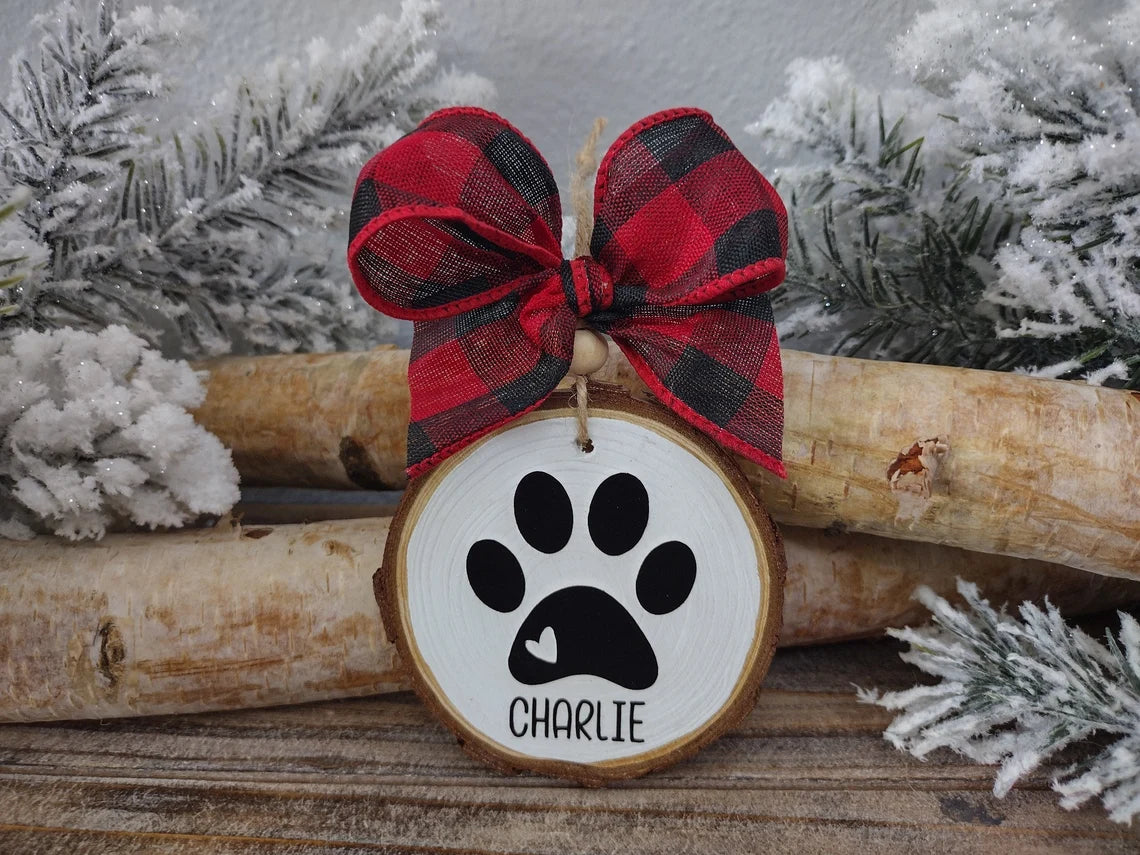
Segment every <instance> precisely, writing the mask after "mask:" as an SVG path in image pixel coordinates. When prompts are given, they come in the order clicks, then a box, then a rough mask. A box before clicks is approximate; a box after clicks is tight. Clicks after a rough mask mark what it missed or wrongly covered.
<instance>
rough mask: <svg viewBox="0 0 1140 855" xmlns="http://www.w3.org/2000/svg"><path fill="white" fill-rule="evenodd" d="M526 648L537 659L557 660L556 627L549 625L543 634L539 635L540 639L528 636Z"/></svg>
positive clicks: (544, 660) (545, 660)
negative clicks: (536, 639)
mask: <svg viewBox="0 0 1140 855" xmlns="http://www.w3.org/2000/svg"><path fill="white" fill-rule="evenodd" d="M526 649H527V652H528V653H529V654H530V655H531V656H533V657H534V658H535V659H541V660H542V661H543V662H557V661H558V639H557V638H555V637H554V627H552V626H548V627H547V628H546V629H544V630H543V631H542V635H540V636H539V637H538V641H535V640H534V639H533V638H528V639H527V640H526Z"/></svg>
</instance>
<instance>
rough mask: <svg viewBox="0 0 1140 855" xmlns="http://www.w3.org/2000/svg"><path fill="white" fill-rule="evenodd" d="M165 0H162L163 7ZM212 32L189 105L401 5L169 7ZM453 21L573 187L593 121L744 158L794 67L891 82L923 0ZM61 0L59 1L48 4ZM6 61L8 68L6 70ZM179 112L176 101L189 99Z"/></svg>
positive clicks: (16, 33)
mask: <svg viewBox="0 0 1140 855" xmlns="http://www.w3.org/2000/svg"><path fill="white" fill-rule="evenodd" d="M167 2H169V0H153V5H156V6H162V5H166V3H167ZM173 2H174V5H179V6H181V7H183V8H186V9H192V10H194V11H195V12H196V13H197V14H198V15H199V17H200V18H201V20H202V22H203V24H204V28H203V29H204V38H203V39H202V41H201V43H200V44H198V45H197V46H196V47H195V53H196V55H194V56H192V57H191V58H190V60H189V61H186V62H182V63H180V64H179V65H178V66H177V67H176V68H175V69H174V70H175V72H176V73H177V79H178V80H179V81H180V83H181V86H182V91H181V93H180V95H179V99H180V101H181V102H183V104H184V105H185V106H186V107H188V108H190V109H193V108H194V105H195V104H200V103H204V102H205V101H206V100H207V99H208V98H209V96H210V95H211V94H212V93H214V92H215V91H218V90H219V89H220V88H221V87H222V86H223V85H224V83H225V80H226V77H227V75H233V74H239V73H241V71H242V69H245V68H251V67H257V66H259V65H260V64H263V63H265V62H266V61H268V60H269V59H271V58H273V57H275V56H277V55H280V54H283V53H286V52H289V51H295V50H297V49H298V48H301V47H303V46H304V45H305V44H306V43H307V42H308V41H309V40H310V39H311V38H313V37H315V36H323V37H325V38H327V39H328V40H329V41H330V42H333V43H335V42H336V41H337V40H339V39H342V38H346V37H350V35H351V33H352V31H353V29H354V27H355V26H357V25H358V24H359V23H360V22H362V21H363V20H366V19H367V18H369V17H370V16H371V15H373V14H374V13H375V12H377V11H386V12H388V13H394V12H395V11H396V10H397V8H398V0H365V2H362V0H272V2H270V0H264V1H263V0H257V2H255V0H173ZM442 2H443V5H444V9H445V12H446V14H447V16H448V18H449V19H450V21H451V25H450V28H449V29H448V30H447V31H446V32H445V34H444V40H443V51H444V54H445V59H447V60H449V61H451V62H454V64H456V65H457V66H459V67H461V68H464V69H468V70H472V71H477V72H479V73H481V74H483V75H485V76H487V77H489V78H491V79H492V80H493V81H494V82H495V84H496V85H497V86H498V90H499V97H498V101H497V102H496V105H495V106H496V108H497V109H498V110H499V111H500V112H502V113H503V114H504V115H505V116H506V117H507V118H509V119H510V120H511V121H512V122H514V123H515V124H516V125H517V126H518V127H519V128H520V129H521V130H522V131H523V132H524V133H526V134H527V135H529V136H530V137H531V138H532V139H533V140H534V141H535V143H536V144H537V145H538V146H539V148H540V149H541V150H542V152H543V154H544V155H545V156H546V157H547V159H548V160H549V162H550V165H551V167H552V168H553V169H554V171H555V173H557V177H558V180H559V182H560V183H565V178H566V175H567V174H568V171H569V163H570V160H571V157H572V154H573V152H574V151H575V150H576V149H577V147H578V145H579V144H580V141H581V139H582V137H583V136H584V135H585V133H586V131H587V130H588V128H589V125H590V122H591V121H592V119H593V117H594V116H596V115H604V116H607V117H608V118H609V119H610V127H609V129H608V139H607V140H606V141H607V142H608V141H609V140H612V139H613V138H614V137H615V136H617V134H618V133H620V131H621V130H623V129H624V128H625V127H626V126H627V125H629V124H631V123H632V122H634V121H636V120H637V119H639V118H641V117H642V116H644V115H646V114H647V113H650V112H652V111H654V110H657V109H660V108H663V107H670V106H677V105H696V106H700V107H703V108H705V109H707V110H709V111H710V112H711V113H712V114H713V115H714V117H716V119H717V121H718V122H720V124H721V125H723V126H724V128H725V129H726V130H727V131H728V132H729V134H730V135H732V136H733V138H734V139H735V140H736V141H737V143H738V144H739V145H740V146H741V148H743V149H744V150H745V153H746V154H749V155H750V156H752V157H754V159H757V160H759V156H760V151H759V147H758V146H757V145H756V142H755V141H754V140H753V139H751V138H749V137H747V136H746V135H745V134H744V133H743V130H742V129H743V126H744V125H745V124H747V123H748V122H750V121H752V120H753V119H755V118H756V117H757V116H758V115H759V114H760V112H761V111H762V110H763V108H764V106H765V104H766V103H767V102H768V101H769V100H770V99H771V98H772V97H773V96H775V95H776V94H777V93H779V92H780V91H781V89H782V86H783V69H784V67H785V65H786V64H787V62H788V60H790V59H792V58H793V57H795V56H801V55H815V56H820V55H827V54H838V55H840V56H842V57H844V58H846V59H847V60H848V61H849V62H850V63H851V64H852V65H853V66H854V67H855V69H856V70H857V71H858V72H863V73H865V74H866V75H867V79H868V80H869V81H871V82H876V81H879V80H885V79H886V76H887V72H888V70H889V60H888V58H887V56H886V53H885V50H884V49H885V47H886V45H887V43H888V41H889V40H890V39H891V38H892V37H893V36H894V35H895V34H896V33H898V32H900V31H901V30H902V29H903V28H904V27H905V25H906V23H907V22H908V21H909V19H910V18H911V17H912V16H913V13H914V11H915V9H916V8H917V6H918V5H919V4H918V3H917V2H916V0H862V2H852V0H798V2H796V0H792V2H788V0H783V2H781V0H657V2H654V0H579V2H574V0H563V2H550V0H442ZM51 3H52V4H54V0H51ZM45 8H49V3H48V2H46V1H45V0H0V57H6V56H8V55H10V54H11V53H12V52H13V50H14V49H15V48H17V47H18V46H19V45H20V44H22V43H23V42H24V41H25V40H26V38H27V34H28V27H27V22H28V20H29V19H30V18H31V16H32V15H33V14H35V13H37V12H40V11H41V10H43V9H45ZM5 65H6V64H5ZM180 106H181V105H180Z"/></svg>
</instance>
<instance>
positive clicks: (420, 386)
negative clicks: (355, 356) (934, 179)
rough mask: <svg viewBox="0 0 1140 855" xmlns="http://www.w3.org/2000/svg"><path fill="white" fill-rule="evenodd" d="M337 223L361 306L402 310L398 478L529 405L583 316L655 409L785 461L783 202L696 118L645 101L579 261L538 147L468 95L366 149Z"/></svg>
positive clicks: (598, 192) (604, 178)
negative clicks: (408, 332) (404, 342)
mask: <svg viewBox="0 0 1140 855" xmlns="http://www.w3.org/2000/svg"><path fill="white" fill-rule="evenodd" d="M349 228H350V234H349V251H348V256H349V268H350V270H351V271H352V275H353V278H354V280H355V282H356V285H357V287H358V289H359V290H360V292H361V294H362V295H363V296H364V298H365V300H367V301H368V302H369V303H370V304H371V305H373V306H374V307H376V308H377V309H379V310H380V311H383V312H385V313H387V314H390V315H393V316H394V317H399V318H410V319H412V320H414V321H416V324H415V331H414V336H413V342H412V359H411V363H410V365H409V368H408V377H409V385H410V389H411V397H412V421H411V425H410V426H409V431H408V463H409V468H408V471H409V474H411V475H413V476H414V475H416V474H419V473H420V472H423V471H425V470H426V469H427V468H429V467H430V466H432V465H434V464H435V463H437V462H438V461H440V460H442V459H444V458H445V457H447V456H448V455H449V454H452V453H454V452H455V451H458V450H459V449H460V448H462V447H463V446H464V445H466V444H467V443H469V442H471V441H473V440H474V439H476V438H478V437H479V436H482V435H483V434H485V433H487V432H489V431H491V430H493V429H495V428H497V427H499V426H500V425H502V424H504V423H505V422H507V421H510V420H511V419H513V418H517V417H518V416H520V415H522V414H523V413H525V412H527V411H529V410H531V409H534V408H535V407H537V406H538V405H539V404H541V403H542V402H543V401H544V400H545V399H546V398H547V397H548V396H549V394H550V393H551V392H552V391H553V390H554V388H555V387H556V386H557V384H558V382H559V380H560V379H561V378H562V377H563V376H564V375H565V374H566V371H567V369H568V367H569V364H570V358H571V355H572V352H573V341H574V330H575V328H576V327H577V326H578V324H579V322H580V321H586V322H587V323H588V324H589V325H590V326H592V327H594V328H595V329H598V330H601V331H603V332H607V333H609V334H610V335H611V336H612V337H613V339H614V341H616V342H617V344H618V346H619V347H620V348H621V349H622V351H623V352H624V353H625V355H626V356H627V357H628V358H629V360H630V363H631V364H632V365H633V367H634V369H635V370H636V371H637V373H638V374H639V375H640V376H641V378H642V379H643V380H644V381H645V383H646V384H647V385H648V386H649V388H650V390H651V391H653V393H654V394H655V395H656V396H657V397H658V398H659V399H660V400H661V401H662V403H664V404H665V405H667V406H668V407H670V408H671V409H673V410H674V411H675V412H677V413H678V414H679V415H680V416H682V417H683V418H684V419H686V420H687V421H689V422H690V423H691V424H693V425H694V426H696V427H697V428H698V429H700V430H702V431H704V432H706V433H708V434H709V435H711V436H713V437H715V438H716V439H718V440H719V441H720V442H722V443H723V444H724V445H726V446H727V447H729V448H731V449H732V450H734V451H737V452H739V453H740V454H742V455H744V456H746V457H748V458H750V459H752V460H754V461H756V462H757V463H759V464H760V465H762V466H765V467H766V468H768V469H770V470H772V471H773V472H775V473H777V474H778V475H781V476H783V475H784V467H783V464H782V463H781V462H780V456H781V453H780V452H781V449H780V446H781V438H782V434H783V403H782V399H783V374H782V370H781V366H780V351H779V344H778V341H777V337H776V328H775V323H774V321H773V318H772V308H771V303H770V301H769V300H768V297H767V296H766V295H765V293H764V292H766V291H768V290H770V289H771V288H773V287H775V286H776V285H777V284H779V282H780V281H781V280H782V279H783V276H784V256H785V255H786V253H787V241H788V229H787V214H786V213H785V211H784V206H783V203H782V202H781V201H780V198H779V196H778V195H777V194H776V191H775V190H774V189H773V188H772V186H771V185H770V184H769V183H768V182H767V181H766V180H765V179H764V177H763V176H762V175H761V174H760V173H759V172H757V171H756V169H755V168H754V167H753V166H752V165H751V164H750V163H748V161H747V160H746V159H745V158H744V156H743V155H742V154H741V153H740V152H739V151H738V150H737V149H736V147H735V146H734V145H733V144H732V141H731V140H730V139H729V138H728V135H727V134H725V133H724V131H723V130H722V129H721V128H719V127H718V126H717V125H716V124H715V123H714V122H713V121H712V119H711V117H710V116H709V115H708V114H707V113H704V112H702V111H700V110H694V109H678V110H667V111H664V112H662V113H657V114H655V115H653V116H649V117H648V118H646V119H644V120H642V121H641V122H638V123H637V124H636V125H634V126H633V127H631V128H630V129H629V130H627V131H626V132H625V133H624V134H622V135H621V136H620V137H619V138H618V140H617V141H616V142H615V143H614V144H613V146H611V147H610V149H609V151H608V152H607V153H606V156H605V158H604V159H603V160H602V163H601V166H600V167H599V169H598V177H597V182H596V185H595V193H594V228H593V233H592V237H591V255H589V256H582V257H579V258H574V259H570V260H564V259H563V258H562V255H561V252H560V249H559V243H560V239H561V232H562V221H561V208H560V202H559V199H558V193H557V188H556V186H555V183H554V179H553V176H552V175H551V172H550V169H549V167H548V166H547V165H546V162H545V161H544V160H543V159H542V156H541V155H540V154H539V153H538V152H537V151H536V150H535V149H534V147H533V146H532V145H531V144H530V142H529V141H528V140H527V139H526V137H524V136H523V135H522V134H521V133H519V132H518V131H517V130H516V129H515V128H514V127H512V126H511V125H510V124H509V123H508V122H506V121H505V120H504V119H502V118H500V117H499V116H496V115H494V114H493V113H488V112H486V111H483V110H477V109H474V108H456V109H451V110H442V111H440V112H437V113H434V114H432V115H431V116H429V117H428V118H427V119H425V120H424V121H423V122H422V123H421V124H420V126H419V127H418V128H417V129H416V130H414V131H412V132H411V133H410V134H408V135H406V136H405V137H403V138H402V139H401V140H399V141H397V142H396V143H393V144H392V145H391V146H389V147H388V148H386V149H385V150H384V151H382V152H380V153H379V154H378V155H376V156H375V157H374V158H372V160H371V161H369V163H368V164H367V165H366V166H365V167H364V169H363V171H362V172H361V176H360V179H359V180H358V182H357V187H356V192H355V194H354V197H353V205H352V214H351V217H350V226H349Z"/></svg>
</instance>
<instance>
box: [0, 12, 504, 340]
mask: <svg viewBox="0 0 1140 855" xmlns="http://www.w3.org/2000/svg"><path fill="white" fill-rule="evenodd" d="M84 5H85V4H83V3H82V2H80V0H71V2H65V3H64V4H63V6H61V7H60V10H59V11H58V13H57V15H56V16H55V17H53V18H51V19H48V18H44V19H40V20H38V25H39V26H41V27H42V28H43V29H44V31H45V36H44V39H43V41H42V43H41V46H40V51H39V56H38V58H37V59H36V61H35V62H24V63H23V64H21V65H19V66H18V67H17V73H16V79H15V81H14V94H13V96H12V100H11V104H10V106H7V107H5V108H4V109H5V112H4V113H3V114H2V115H0V188H2V187H3V186H4V185H5V184H7V185H25V186H27V187H29V188H31V190H32V191H33V199H32V201H31V203H30V204H29V205H28V207H27V209H26V211H25V212H24V213H23V214H22V219H23V222H24V224H25V225H26V226H27V227H28V228H29V229H30V231H31V233H32V235H33V237H35V238H36V239H38V240H39V241H41V242H42V243H43V244H44V245H46V246H47V247H48V248H49V250H50V253H51V260H50V264H49V266H48V269H47V270H46V271H45V273H44V275H43V276H41V277H38V278H36V279H34V280H33V279H30V280H28V281H27V282H26V283H25V285H24V288H23V291H22V294H21V300H20V312H19V313H18V314H17V315H16V316H15V317H14V318H13V319H12V320H10V321H9V322H8V323H7V324H6V325H4V326H3V327H0V337H3V336H5V335H12V334H13V333H14V332H16V331H17V330H19V329H21V328H24V327H29V326H31V327H34V328H38V329H45V328H48V329H50V328H58V327H62V326H76V327H87V328H98V327H100V326H102V325H103V324H106V323H110V322H119V323H123V324H126V325H127V326H128V327H130V328H131V329H132V330H133V331H134V332H135V333H137V334H138V335H141V336H142V337H144V338H145V339H146V340H147V341H148V342H151V343H152V344H158V343H160V342H161V344H162V346H163V348H164V350H166V351H167V352H168V353H171V354H172V355H179V356H191V357H193V356H202V355H208V354H216V353H222V352H226V351H228V350H230V349H231V348H236V349H239V350H246V351H280V350H286V351H288V350H297V349H305V350H327V349H330V348H334V347H364V346H368V345H370V344H372V343H374V341H375V339H376V337H377V336H378V334H379V333H378V329H377V325H378V324H381V323H384V321H383V320H381V319H380V316H379V315H377V314H376V313H375V312H372V311H370V310H368V309H367V308H366V307H365V306H364V305H363V304H362V302H361V301H360V300H359V299H358V298H357V297H356V295H355V294H354V293H353V291H352V287H351V283H350V282H349V280H348V276H347V273H346V272H345V270H344V261H343V249H342V248H341V246H340V243H341V234H342V233H343V231H344V228H341V221H342V220H343V219H344V216H345V214H344V206H345V203H346V201H347V199H348V198H349V194H350V189H351V179H352V177H353V176H354V175H355V174H356V171H357V169H358V168H359V166H360V164H361V163H362V162H363V160H364V159H365V158H366V157H367V156H368V155H369V154H371V153H372V152H373V151H375V150H376V149H377V148H380V147H381V146H383V145H384V144H386V143H387V142H390V141H391V140H392V139H394V138H395V137H397V136H398V135H399V134H400V133H402V132H403V131H406V130H408V129H410V128H411V127H412V126H413V125H414V124H415V122H416V121H417V120H418V119H419V118H420V117H421V116H422V115H424V114H426V113H427V112H429V111H430V110H432V109H435V108H436V107H438V106H442V105H443V104H444V103H449V102H454V101H475V102H478V101H481V100H485V99H486V98H487V97H488V95H489V91H490V86H489V84H487V82H486V81H484V80H482V79H481V78H478V77H475V76H472V75H464V74H459V73H456V72H452V71H444V70H441V69H440V67H439V63H438V59H437V57H436V54H435V52H434V50H433V49H432V43H433V41H434V40H435V34H436V27H437V26H438V23H439V12H438V7H437V4H436V3H435V2H434V0H405V2H404V4H403V6H402V10H401V14H400V17H399V19H398V20H395V21H393V20H390V19H388V18H385V17H383V16H379V17H377V18H376V19H375V20H374V21H373V22H372V23H371V24H369V25H367V26H365V27H363V28H362V29H361V30H360V31H359V32H358V36H357V40H356V42H355V43H354V44H353V45H352V46H350V47H349V48H348V49H346V50H344V51H342V52H335V53H334V52H332V51H329V50H328V49H327V48H324V47H323V46H321V45H319V44H317V45H314V47H313V49H312V50H311V51H310V53H309V56H308V58H307V59H306V60H304V61H301V60H298V61H290V62H279V63H277V64H276V65H275V66H274V67H273V68H272V69H270V70H269V71H267V72H266V73H264V74H262V75H260V76H253V77H247V78H246V79H244V80H243V81H242V82H241V83H239V84H238V85H237V86H236V89H235V91H234V92H233V93H232V94H231V95H229V96H225V97H221V96H219V97H217V98H215V99H214V102H213V103H214V109H213V115H212V117H211V118H209V119H206V118H204V117H203V118H202V119H199V120H196V121H193V122H188V123H187V126H186V127H185V128H182V129H180V130H177V131H176V132H175V133H172V134H171V135H170V139H169V140H168V141H167V142H166V143H163V144H161V145H159V144H158V143H156V142H155V141H154V138H153V137H152V136H151V135H150V133H148V132H143V131H142V130H140V129H145V128H151V127H152V126H153V124H154V122H153V118H154V117H153V114H152V113H151V114H147V113H146V112H145V110H144V108H146V107H148V106H149V107H153V106H154V105H153V103H151V104H148V103H147V102H148V101H150V102H152V101H153V99H154V98H155V97H157V96H158V95H159V94H160V93H163V92H164V88H163V80H162V77H161V74H160V70H161V66H162V64H163V61H164V59H165V55H166V54H167V53H168V52H169V50H170V49H172V48H173V46H174V45H175V43H176V42H177V40H178V37H179V35H180V33H181V32H182V30H183V28H184V27H185V26H187V19H186V17H185V16H183V15H181V14H180V13H177V12H176V11H171V10H167V11H164V12H162V13H161V14H159V13H155V12H152V11H151V10H149V9H146V8H141V9H136V10H133V11H132V12H130V13H129V14H124V13H122V12H121V10H120V7H119V5H118V3H117V2H114V0H107V2H105V3H102V4H100V6H99V10H98V14H95V15H92V14H90V13H88V12H86V11H84V9H83V7H84ZM61 93H62V94H61ZM5 124H6V125H7V128H4V125H5ZM156 132H157V131H156ZM334 233H335V240H336V245H335V248H334V244H333V243H332V241H330V240H329V239H328V235H329V234H334Z"/></svg>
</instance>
